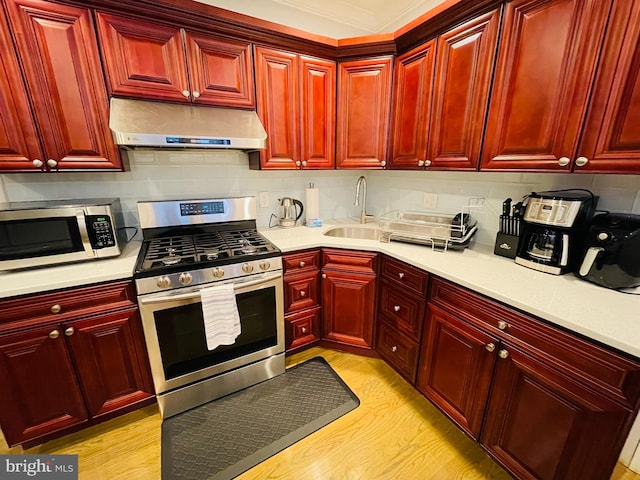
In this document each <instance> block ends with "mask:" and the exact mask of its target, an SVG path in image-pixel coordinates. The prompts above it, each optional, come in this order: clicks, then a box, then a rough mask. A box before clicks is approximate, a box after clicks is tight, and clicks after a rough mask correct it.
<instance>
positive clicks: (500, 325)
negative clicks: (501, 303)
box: [498, 320, 509, 330]
mask: <svg viewBox="0 0 640 480" xmlns="http://www.w3.org/2000/svg"><path fill="white" fill-rule="evenodd" d="M508 326H509V325H508V324H507V322H505V321H504V320H500V321H499V322H498V328H499V329H500V330H506V328H507V327H508Z"/></svg>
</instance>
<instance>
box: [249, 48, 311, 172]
mask: <svg viewBox="0 0 640 480" xmlns="http://www.w3.org/2000/svg"><path fill="white" fill-rule="evenodd" d="M255 51H256V91H257V104H258V116H259V117H260V120H262V123H263V125H264V127H265V130H266V131H267V148H266V150H261V151H260V167H261V168H267V169H271V168H275V169H278V168H280V169H283V168H284V169H292V168H296V161H300V157H299V151H300V147H299V143H298V137H299V135H300V123H299V120H300V119H299V115H298V108H299V103H298V102H299V94H298V57H297V56H296V55H295V54H293V53H287V52H281V51H278V50H271V49H268V48H262V47H256V50H255Z"/></svg>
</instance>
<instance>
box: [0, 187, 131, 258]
mask: <svg viewBox="0 0 640 480" xmlns="http://www.w3.org/2000/svg"><path fill="white" fill-rule="evenodd" d="M123 225H124V224H123V220H122V210H121V207H120V199H118V198H93V199H84V200H55V201H50V202H12V203H0V270H17V269H23V268H31V267H41V266H47V265H56V264H59V263H68V262H79V261H84V260H95V259H99V258H106V257H116V256H118V255H120V253H121V249H122V248H123V245H124V243H125V232H124V230H123V228H122V227H123Z"/></svg>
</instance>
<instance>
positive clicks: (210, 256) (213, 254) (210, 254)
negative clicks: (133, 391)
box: [204, 250, 220, 260]
mask: <svg viewBox="0 0 640 480" xmlns="http://www.w3.org/2000/svg"><path fill="white" fill-rule="evenodd" d="M219 255H220V250H205V251H204V256H205V257H206V258H207V260H216V259H217V258H218V256H219Z"/></svg>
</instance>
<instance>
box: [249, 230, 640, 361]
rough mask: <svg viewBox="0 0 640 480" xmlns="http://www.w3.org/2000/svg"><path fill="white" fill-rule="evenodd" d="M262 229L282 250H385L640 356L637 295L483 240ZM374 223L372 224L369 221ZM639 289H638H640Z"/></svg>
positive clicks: (509, 303) (507, 302)
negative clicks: (440, 244)
mask: <svg viewBox="0 0 640 480" xmlns="http://www.w3.org/2000/svg"><path fill="white" fill-rule="evenodd" d="M331 223H333V225H331V224H329V223H328V222H325V225H324V226H323V227H317V228H308V227H295V228H288V229H284V228H275V229H264V230H260V233H262V234H263V235H264V236H265V237H267V238H268V239H269V240H270V241H271V242H273V243H274V244H275V245H276V246H277V247H279V248H280V249H281V250H282V251H283V252H289V251H294V250H301V249H305V248H314V247H335V248H348V249H355V250H365V251H366V250H368V251H375V252H380V253H385V254H388V255H390V256H392V257H394V258H397V259H398V260H402V261H403V262H406V263H408V264H410V265H414V266H416V267H418V268H420V269H423V270H425V271H427V272H429V273H431V274H433V275H438V276H440V277H443V278H446V279H448V280H451V281H453V282H455V283H457V284H459V285H463V286H465V287H467V288H469V289H471V290H474V291H476V292H478V293H481V294H484V295H487V296H488V297H491V298H494V299H496V300H499V301H501V302H503V303H505V304H507V305H510V306H512V307H515V308H517V309H520V310H522V311H524V312H528V313H530V314H533V315H536V316H538V317H540V318H542V319H544V320H547V321H549V322H551V323H554V324H556V325H559V326H561V327H565V328H567V329H569V330H572V331H574V332H577V333H580V334H582V335H584V336H586V337H589V338H592V339H594V340H597V341H600V342H602V343H604V344H606V345H610V346H612V347H614V348H617V349H619V350H621V351H623V352H627V353H630V354H632V355H634V356H636V357H639V358H640V296H634V295H628V294H624V293H620V292H616V291H614V290H610V289H607V288H604V287H600V286H598V285H594V284H591V283H589V282H585V281H583V280H580V279H579V278H577V277H576V276H574V275H573V274H565V275H559V276H556V275H550V274H547V273H542V272H538V271H536V270H531V269H528V268H526V267H522V266H520V265H517V264H516V263H515V262H514V261H513V260H510V259H508V258H504V257H499V256H496V255H494V254H493V249H492V248H489V247H487V246H484V245H477V244H476V245H472V246H471V247H470V248H468V249H466V250H462V251H447V252H443V251H437V250H432V249H431V248H430V247H425V246H420V245H410V244H406V243H399V242H391V243H383V242H379V241H377V240H362V239H349V238H338V237H329V236H324V235H323V233H324V232H325V231H326V230H328V229H329V228H331V227H332V226H335V223H341V222H331ZM369 226H370V228H375V227H376V225H375V224H371V225H369ZM639 293H640V292H639Z"/></svg>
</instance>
